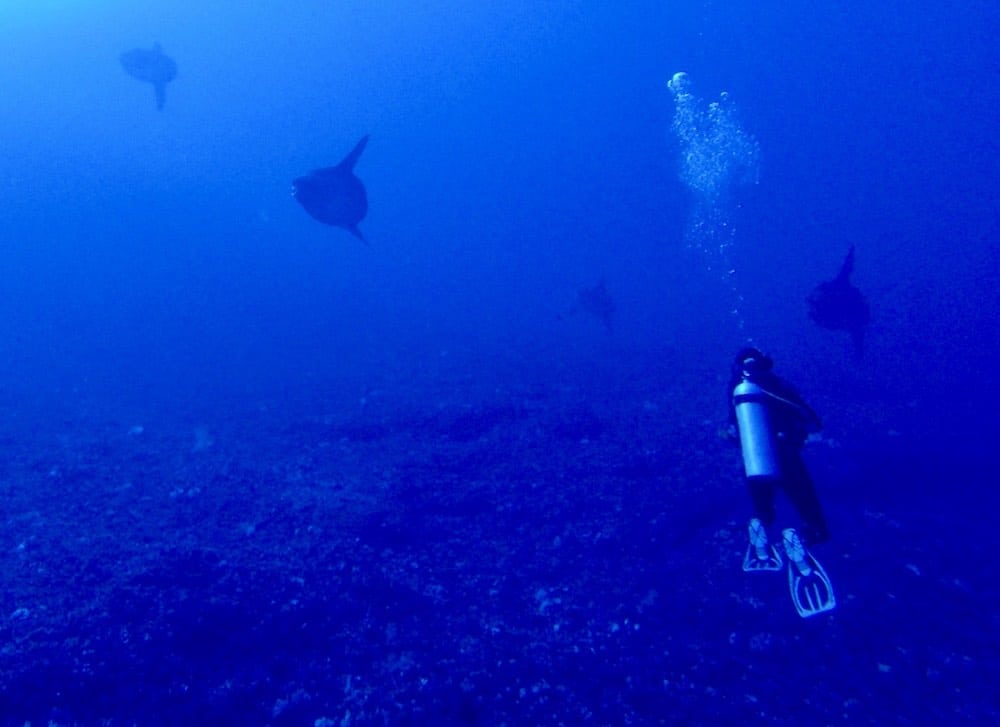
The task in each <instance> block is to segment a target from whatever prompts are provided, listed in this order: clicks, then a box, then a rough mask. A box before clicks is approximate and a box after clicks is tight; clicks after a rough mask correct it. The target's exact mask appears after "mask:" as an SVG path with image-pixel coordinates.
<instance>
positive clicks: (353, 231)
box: [346, 137, 368, 245]
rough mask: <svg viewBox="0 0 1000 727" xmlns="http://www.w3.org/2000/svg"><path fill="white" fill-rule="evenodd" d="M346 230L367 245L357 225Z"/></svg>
mask: <svg viewBox="0 0 1000 727" xmlns="http://www.w3.org/2000/svg"><path fill="white" fill-rule="evenodd" d="M365 138H368V137H365ZM346 229H347V231H348V232H350V233H351V234H352V235H354V236H355V237H356V238H358V239H359V240H361V242H363V243H365V244H366V245H367V244H368V240H366V239H365V236H364V235H362V234H361V230H359V229H358V226H357V225H354V227H348V228H346Z"/></svg>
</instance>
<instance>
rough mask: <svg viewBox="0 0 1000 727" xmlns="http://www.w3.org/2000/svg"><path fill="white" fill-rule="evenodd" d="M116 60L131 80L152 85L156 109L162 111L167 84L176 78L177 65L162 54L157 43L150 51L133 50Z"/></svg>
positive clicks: (142, 49)
mask: <svg viewBox="0 0 1000 727" xmlns="http://www.w3.org/2000/svg"><path fill="white" fill-rule="evenodd" d="M118 60H119V61H121V64H122V68H124V69H125V72H126V73H128V74H129V75H130V76H132V78H135V79H137V80H139V81H144V82H145V83H151V84H153V90H154V91H155V92H156V108H158V109H159V110H160V111H162V110H163V104H164V102H165V101H166V93H167V84H168V83H170V82H171V81H172V80H174V79H175V78H177V64H176V63H175V62H174V59H173V58H171V57H170V56H168V55H167V54H165V53H164V52H163V49H162V48H160V44H159V43H154V44H153V49H152V50H146V49H145V48H135V49H133V50H130V51H125V52H124V53H122V54H121V55H120V56H118Z"/></svg>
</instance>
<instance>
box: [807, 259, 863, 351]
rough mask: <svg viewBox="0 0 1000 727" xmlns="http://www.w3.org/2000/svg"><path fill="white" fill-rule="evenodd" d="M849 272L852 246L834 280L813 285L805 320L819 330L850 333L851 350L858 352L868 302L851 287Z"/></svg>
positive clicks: (851, 268) (858, 291)
mask: <svg viewBox="0 0 1000 727" xmlns="http://www.w3.org/2000/svg"><path fill="white" fill-rule="evenodd" d="M853 270H854V246H853V245H851V249H850V250H849V251H848V253H847V257H845V258H844V264H843V265H842V266H841V268H840V273H839V274H838V275H837V277H836V278H834V279H833V280H827V281H826V282H823V283H820V284H819V285H817V286H816V288H815V290H813V292H812V294H811V295H810V296H809V317H810V318H812V319H813V321H814V322H815V323H816V325H817V326H820V327H821V328H827V329H829V330H831V331H847V332H848V333H850V334H851V340H853V341H854V348H855V350H856V351H857V352H858V353H861V350H862V348H863V347H864V342H865V326H867V325H868V318H869V312H868V301H867V300H865V296H864V295H862V293H861V291H860V290H858V289H857V288H855V287H854V286H853V285H851V272H852V271H853Z"/></svg>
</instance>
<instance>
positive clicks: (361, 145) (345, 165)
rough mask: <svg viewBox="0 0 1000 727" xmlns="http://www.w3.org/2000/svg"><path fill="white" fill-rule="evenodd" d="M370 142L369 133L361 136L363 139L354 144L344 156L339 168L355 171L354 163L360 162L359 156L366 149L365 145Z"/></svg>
mask: <svg viewBox="0 0 1000 727" xmlns="http://www.w3.org/2000/svg"><path fill="white" fill-rule="evenodd" d="M367 143H368V134H365V135H364V136H362V137H361V141H359V142H358V143H357V144H355V145H354V148H353V149H351V152H350V153H349V154H348V155H347V156H346V157H344V158H343V159H342V160H341V162H340V164H338V165H337V168H338V169H346V170H347V171H349V172H350V171H353V169H354V165H355V164H357V163H358V157H360V156H361V152H363V151H364V150H365V145H366V144H367Z"/></svg>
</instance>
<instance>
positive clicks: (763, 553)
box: [743, 518, 781, 573]
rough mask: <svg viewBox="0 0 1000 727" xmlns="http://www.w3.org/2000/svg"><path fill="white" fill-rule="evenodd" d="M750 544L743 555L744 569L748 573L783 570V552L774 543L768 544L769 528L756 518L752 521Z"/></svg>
mask: <svg viewBox="0 0 1000 727" xmlns="http://www.w3.org/2000/svg"><path fill="white" fill-rule="evenodd" d="M749 531H750V545H748V546H747V554H746V555H745V556H744V557H743V570H744V571H746V572H747V573H752V572H753V571H761V570H771V571H774V570H781V554H780V553H779V552H778V549H777V548H775V547H774V546H773V545H768V544H767V530H766V529H765V528H764V524H763V523H762V522H761V521H760V520H758V519H757V518H754V519H753V520H751V521H750V528H749Z"/></svg>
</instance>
